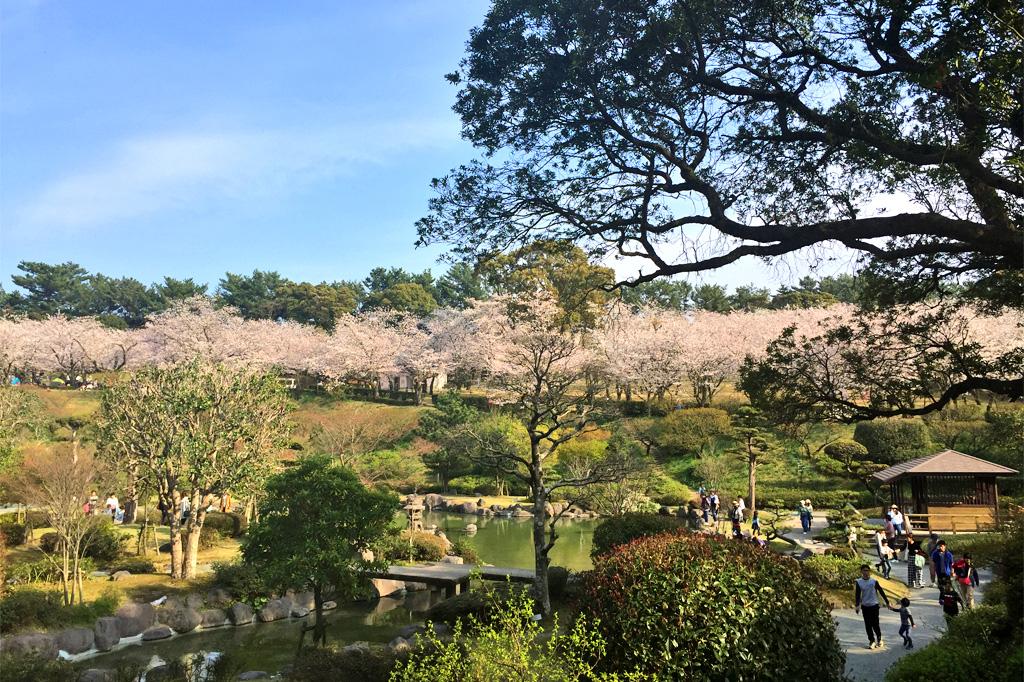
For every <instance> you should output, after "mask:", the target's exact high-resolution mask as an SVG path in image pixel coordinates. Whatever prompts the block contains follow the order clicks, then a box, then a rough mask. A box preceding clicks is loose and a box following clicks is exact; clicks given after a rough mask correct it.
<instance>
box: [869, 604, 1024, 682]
mask: <svg viewBox="0 0 1024 682" xmlns="http://www.w3.org/2000/svg"><path fill="white" fill-rule="evenodd" d="M1006 618H1007V611H1006V608H1005V607H1004V606H1002V605H999V606H988V605H983V606H978V607H976V608H974V609H972V610H970V611H965V612H963V613H961V614H960V615H959V616H958V617H956V618H953V619H951V620H949V621H948V629H947V631H946V633H945V634H944V635H943V636H942V637H941V638H939V639H938V640H937V641H935V642H932V643H931V644H929V645H928V646H926V647H924V648H923V649H919V650H917V651H915V652H913V653H911V654H910V655H908V656H904V657H903V658H901V659H899V660H898V661H896V663H895V665H893V667H892V668H891V669H890V670H889V672H888V673H886V676H885V679H886V682H919V681H921V680H985V681H986V682H988V681H990V680H991V681H992V682H1019V680H1021V679H1022V678H1024V659H1022V657H1021V654H1020V653H1019V649H1020V646H1019V645H1018V646H1016V647H1013V648H1011V649H1008V650H1007V649H1003V648H1001V647H1000V646H999V645H998V643H997V642H998V639H997V637H996V633H998V632H999V631H1000V630H1003V629H1004V628H1005V621H1006Z"/></svg>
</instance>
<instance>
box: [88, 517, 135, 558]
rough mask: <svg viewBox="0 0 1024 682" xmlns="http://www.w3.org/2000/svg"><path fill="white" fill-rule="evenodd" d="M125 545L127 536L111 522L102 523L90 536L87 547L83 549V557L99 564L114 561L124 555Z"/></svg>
mask: <svg viewBox="0 0 1024 682" xmlns="http://www.w3.org/2000/svg"><path fill="white" fill-rule="evenodd" d="M127 543H128V536H127V535H125V534H124V533H123V532H121V529H120V528H118V527H117V526H115V525H114V524H113V522H111V521H104V522H101V523H100V524H99V526H98V527H97V528H96V530H95V532H94V533H93V534H92V535H91V537H90V540H89V546H88V547H86V548H85V556H87V557H90V558H92V559H95V560H96V561H99V562H100V563H109V562H111V561H116V560H117V559H118V558H120V556H121V554H122V553H124V548H125V545H126V544H127Z"/></svg>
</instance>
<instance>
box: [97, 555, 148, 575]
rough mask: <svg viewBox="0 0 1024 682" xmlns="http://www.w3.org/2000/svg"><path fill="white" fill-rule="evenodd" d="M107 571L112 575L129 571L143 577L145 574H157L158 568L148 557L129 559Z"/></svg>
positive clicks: (119, 562)
mask: <svg viewBox="0 0 1024 682" xmlns="http://www.w3.org/2000/svg"><path fill="white" fill-rule="evenodd" d="M107 570H109V571H110V572H111V573H116V572H117V571H128V572H129V573H131V574H133V575H141V574H143V573H156V566H155V565H154V564H153V561H152V559H147V558H146V557H141V556H140V557H127V558H125V559H120V560H119V561H117V562H116V563H114V564H112V565H111V566H110V567H109V568H108V569H107Z"/></svg>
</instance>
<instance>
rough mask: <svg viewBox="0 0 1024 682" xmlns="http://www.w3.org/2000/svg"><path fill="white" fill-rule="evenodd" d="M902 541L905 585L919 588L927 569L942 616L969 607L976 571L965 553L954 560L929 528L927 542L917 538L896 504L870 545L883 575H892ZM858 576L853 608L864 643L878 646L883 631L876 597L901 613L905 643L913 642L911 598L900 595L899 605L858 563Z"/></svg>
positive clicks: (972, 602) (941, 540)
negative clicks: (861, 617) (861, 620)
mask: <svg viewBox="0 0 1024 682" xmlns="http://www.w3.org/2000/svg"><path fill="white" fill-rule="evenodd" d="M901 544H902V545H903V550H904V552H905V554H904V560H905V561H906V562H907V587H910V588H912V589H921V588H923V587H924V579H923V573H924V570H925V569H926V568H927V570H928V581H929V584H930V585H931V586H932V587H937V588H938V590H939V604H940V605H941V606H942V611H943V613H944V614H945V615H946V617H947V618H953V617H956V616H957V615H959V613H960V610H961V609H962V608H963V609H973V608H974V591H975V589H976V588H977V587H978V584H979V578H978V570H977V568H976V567H975V566H974V560H973V558H972V557H971V554H970V553H969V552H965V553H964V554H963V556H961V557H960V558H959V559H957V558H956V557H955V556H954V555H953V552H952V551H951V550H950V549H949V546H948V545H947V543H946V541H945V540H943V539H942V538H940V537H939V536H938V534H936V533H929V535H928V541H927V542H926V543H922V542H921V540H919V539H918V538H917V537H915V536H914V532H913V531H912V530H911V529H910V528H909V527H908V526H907V525H906V522H905V517H904V516H903V514H902V513H901V512H900V510H899V508H898V507H897V506H896V505H893V506H892V507H891V508H890V509H889V511H888V512H887V513H886V515H885V527H884V531H878V532H877V533H876V535H875V547H876V549H877V552H878V563H877V564H875V567H876V568H877V569H878V570H879V572H880V573H881V574H882V577H884V578H886V579H888V578H889V577H890V575H891V574H892V564H893V562H895V561H899V560H900V559H899V556H900V545H901ZM860 568H861V577H860V578H858V579H857V580H856V584H855V586H854V608H855V609H856V611H857V612H858V613H863V615H864V629H865V631H866V632H867V635H868V648H870V649H874V648H876V647H880V646H882V645H883V640H882V633H881V630H880V628H879V623H878V612H879V609H880V603H879V598H881V600H882V601H883V602H885V605H886V607H888V608H890V609H892V610H893V611H898V612H899V613H900V631H899V634H900V636H901V637H902V638H903V644H904V646H905V647H906V648H912V647H913V646H914V643H913V639H912V638H911V637H910V633H911V630H912V628H913V627H914V626H915V625H914V618H913V616H912V615H911V614H910V608H909V607H910V599H909V598H906V597H905V598H903V599H902V600H900V606H899V608H896V607H894V606H892V605H891V604H890V602H889V598H888V596H887V595H886V594H885V590H884V589H882V586H881V585H880V584H879V583H878V580H876V579H875V578H873V577H871V567H870V566H868V564H864V565H862V566H861V567H860Z"/></svg>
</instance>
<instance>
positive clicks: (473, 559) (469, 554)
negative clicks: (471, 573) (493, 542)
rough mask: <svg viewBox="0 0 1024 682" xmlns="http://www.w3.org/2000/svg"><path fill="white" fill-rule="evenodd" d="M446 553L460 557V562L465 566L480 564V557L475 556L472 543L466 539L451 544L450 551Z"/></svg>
mask: <svg viewBox="0 0 1024 682" xmlns="http://www.w3.org/2000/svg"><path fill="white" fill-rule="evenodd" d="M448 553H449V554H454V555H455V556H460V557H462V560H463V561H464V562H465V563H467V564H478V563H480V555H479V554H477V551H476V548H475V547H474V546H473V543H472V542H470V541H469V540H467V539H466V538H458V539H457V540H455V541H454V542H452V546H451V549H449V550H448Z"/></svg>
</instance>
